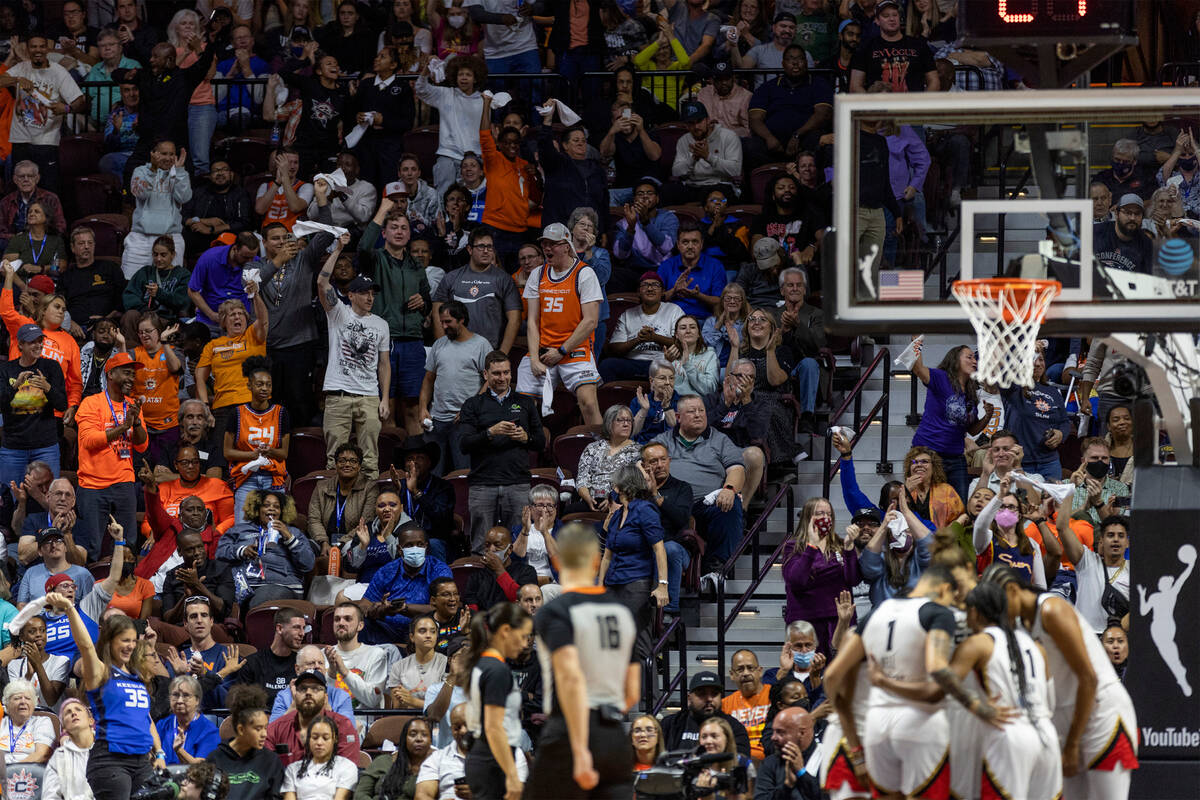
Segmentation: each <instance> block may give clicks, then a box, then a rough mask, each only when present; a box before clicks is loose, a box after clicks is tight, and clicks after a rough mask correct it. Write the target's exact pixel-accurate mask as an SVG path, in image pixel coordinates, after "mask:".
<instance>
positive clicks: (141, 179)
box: [121, 140, 192, 279]
mask: <svg viewBox="0 0 1200 800" xmlns="http://www.w3.org/2000/svg"><path fill="white" fill-rule="evenodd" d="M186 160H187V154H186V152H182V151H181V152H179V153H178V154H177V152H176V149H175V143H174V142H172V141H170V140H163V141H160V142H157V143H155V145H154V148H153V149H152V150H151V151H150V163H149V164H142V165H141V166H139V167H136V168H135V169H134V171H133V178H132V182H131V183H130V189H129V191H130V193H131V194H132V195H133V197H134V199H135V201H136V205H135V206H134V209H133V227H132V228H131V229H130V231H129V234H128V235H127V236H126V237H125V242H124V247H123V249H122V255H121V271H122V272H123V273H125V278H126V279H129V278H132V277H133V274H134V273H135V272H137V271H138V270H140V269H141V268H142V267H144V266H146V264H148V263H150V255H151V254H150V249H151V247H152V246H153V245H154V240H155V239H157V238H158V237H159V236H170V237H171V238H173V239H174V240H175V252H176V253H177V254H178V256H179V258H180V260H181V261H182V256H183V248H184V242H183V217H182V211H183V204H184V203H186V202H187V201H188V200H190V199H191V198H192V184H191V179H190V178H189V177H188V174H187V171H186V170H185V169H184V163H185V161H186Z"/></svg>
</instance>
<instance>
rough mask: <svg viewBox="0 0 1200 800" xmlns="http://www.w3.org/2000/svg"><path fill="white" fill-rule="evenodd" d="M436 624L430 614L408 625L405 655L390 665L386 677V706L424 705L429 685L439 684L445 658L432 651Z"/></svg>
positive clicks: (435, 635)
mask: <svg viewBox="0 0 1200 800" xmlns="http://www.w3.org/2000/svg"><path fill="white" fill-rule="evenodd" d="M437 640H438V623H437V620H435V619H434V618H433V616H432V615H429V614H427V615H425V616H421V617H417V618H416V619H414V620H413V621H412V624H411V625H410V626H409V642H410V645H411V646H410V649H409V655H407V656H405V657H404V658H402V659H400V660H399V661H397V662H396V663H394V664H392V666H391V668H390V669H389V670H388V676H387V687H386V688H387V695H386V696H387V704H386V705H387V707H388V708H424V707H425V701H426V699H427V698H428V695H427V692H428V690H429V687H431V686H433V685H435V684H438V683H441V682H442V680H443V679H444V677H445V675H446V667H447V665H448V664H449V659H448V658H447V657H446V656H445V655H443V654H442V653H438V652H436V650H435V648H436V646H437Z"/></svg>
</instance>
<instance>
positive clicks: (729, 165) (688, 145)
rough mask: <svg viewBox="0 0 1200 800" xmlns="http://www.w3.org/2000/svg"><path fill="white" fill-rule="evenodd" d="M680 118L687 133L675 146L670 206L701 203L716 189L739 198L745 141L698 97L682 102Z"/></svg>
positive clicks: (668, 190) (668, 187) (667, 190)
mask: <svg viewBox="0 0 1200 800" xmlns="http://www.w3.org/2000/svg"><path fill="white" fill-rule="evenodd" d="M735 52H736V51H735ZM680 119H681V120H682V121H683V123H684V124H686V125H687V126H688V132H687V133H685V134H684V135H683V136H681V137H680V138H679V142H678V144H677V146H676V149H675V160H674V162H673V163H672V165H671V176H672V178H673V179H674V180H673V181H672V182H671V183H668V184H667V185H666V186H664V187H663V200H664V201H665V202H666V203H668V204H671V205H676V204H679V203H699V202H702V201H703V200H704V199H705V198H706V197H707V196H708V193H709V192H710V191H712V190H713V189H720V190H721V191H722V192H724V193H725V195H726V196H727V197H737V189H736V188H735V187H734V185H733V182H734V181H735V180H737V178H738V176H739V175H741V174H742V140H741V139H739V138H738V136H737V134H736V133H734V132H733V131H731V130H729V129H728V128H726V127H724V126H723V125H721V124H720V123H719V122H717V121H716V120H714V119H710V118H709V116H708V109H707V108H705V106H704V104H703V103H701V102H699V101H697V100H690V101H688V102H686V103H684V104H683V109H682V110H681V112H680Z"/></svg>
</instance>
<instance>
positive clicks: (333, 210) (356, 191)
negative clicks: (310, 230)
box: [308, 151, 375, 233]
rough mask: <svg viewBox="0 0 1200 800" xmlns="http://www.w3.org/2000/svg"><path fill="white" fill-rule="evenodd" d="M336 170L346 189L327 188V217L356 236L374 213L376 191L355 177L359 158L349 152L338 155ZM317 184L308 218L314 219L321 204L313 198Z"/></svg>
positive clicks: (337, 187)
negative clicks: (339, 173)
mask: <svg viewBox="0 0 1200 800" xmlns="http://www.w3.org/2000/svg"><path fill="white" fill-rule="evenodd" d="M337 168H338V169H340V170H341V171H342V174H343V175H345V176H346V185H345V186H337V185H334V186H329V213H330V216H331V217H332V218H333V224H334V225H337V226H339V227H342V228H346V229H348V230H351V231H354V232H356V233H357V232H358V231H360V230H362V228H363V226H365V225H366V224H367V222H369V221H370V219H371V215H372V214H374V213H375V187H374V186H372V185H371V184H370V183H367V182H366V181H364V180H360V179H359V177H358V174H359V173H358V168H359V164H358V156H356V155H354V153H351V152H349V151H343V152H341V153H338V158H337ZM317 183H325V184H326V185H328V182H326V181H316V182H315V183H314V184H313V200H312V202H311V203H309V204H308V218H309V219H317V218H318V216H319V214H320V202H319V201H318V199H317V197H316V193H317V192H316V189H317V185H316V184H317Z"/></svg>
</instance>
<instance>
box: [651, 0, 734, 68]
mask: <svg viewBox="0 0 1200 800" xmlns="http://www.w3.org/2000/svg"><path fill="white" fill-rule="evenodd" d="M664 5H665V6H666V8H667V12H668V14H669V19H670V23H671V25H672V26H673V27H674V28H675V35H676V36H678V37H679V41H680V43H681V44H682V45H683V49H684V50H686V51H687V54H688V58H689V60H690V61H691V63H693V64H699V63H700V62H702V61H706V60H707V59H708V57H709V55H710V54H711V53H712V49H713V45H714V44H715V43H716V41H717V34H718V33H719V32H720V27H721V22H720V20H719V19H718V18H717V16H716V15H715V14H710V13H709V12H708V3H707V2H706V0H664Z"/></svg>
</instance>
